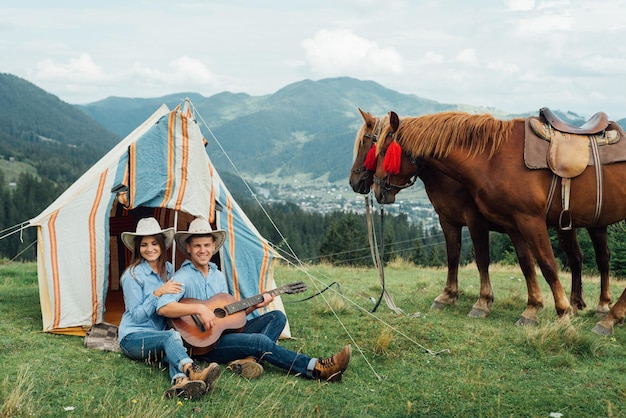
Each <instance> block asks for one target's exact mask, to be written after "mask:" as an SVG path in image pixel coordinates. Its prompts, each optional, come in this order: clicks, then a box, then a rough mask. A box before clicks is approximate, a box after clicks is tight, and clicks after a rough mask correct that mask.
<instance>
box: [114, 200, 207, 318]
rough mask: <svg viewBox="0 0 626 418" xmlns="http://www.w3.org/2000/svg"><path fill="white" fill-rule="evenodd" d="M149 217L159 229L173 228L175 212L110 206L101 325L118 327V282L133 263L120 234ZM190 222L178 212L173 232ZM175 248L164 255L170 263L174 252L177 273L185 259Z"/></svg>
mask: <svg viewBox="0 0 626 418" xmlns="http://www.w3.org/2000/svg"><path fill="white" fill-rule="evenodd" d="M150 216H152V217H154V218H156V220H157V221H159V224H160V225H161V227H162V228H169V227H172V226H174V222H175V221H176V211H174V210H171V209H166V208H149V207H138V208H135V209H132V210H127V209H125V208H124V207H123V206H122V205H121V204H119V203H118V202H117V200H115V202H114V203H113V207H112V209H111V213H110V216H109V277H108V285H107V295H106V300H105V314H104V321H105V322H108V323H110V324H115V325H119V323H120V320H121V318H122V314H123V313H124V309H125V307H124V296H123V293H122V285H121V283H120V279H121V277H122V274H123V273H124V270H125V269H126V266H128V265H129V264H130V262H131V260H132V252H131V251H130V250H129V249H128V248H126V246H125V245H124V243H123V242H122V232H126V231H135V229H136V227H137V222H139V220H140V219H141V218H146V217H150ZM193 219H194V217H193V216H191V215H189V214H188V213H185V212H181V211H179V212H178V222H177V225H176V230H177V231H179V230H182V231H186V230H187V229H188V227H189V223H190V222H191V221H192V220H193ZM175 247H176V245H173V246H172V248H170V249H169V250H168V251H167V258H168V260H172V250H174V251H175V254H174V265H175V270H178V268H179V267H180V265H181V264H182V262H183V261H185V259H186V258H185V255H184V254H183V253H182V252H180V250H178V249H176V248H175ZM214 261H215V260H214Z"/></svg>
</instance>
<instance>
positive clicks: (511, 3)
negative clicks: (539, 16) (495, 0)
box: [506, 0, 535, 12]
mask: <svg viewBox="0 0 626 418" xmlns="http://www.w3.org/2000/svg"><path fill="white" fill-rule="evenodd" d="M506 5H507V8H508V9H509V10H511V11H514V12H519V11H528V10H533V9H534V8H535V0H508V1H507V2H506Z"/></svg>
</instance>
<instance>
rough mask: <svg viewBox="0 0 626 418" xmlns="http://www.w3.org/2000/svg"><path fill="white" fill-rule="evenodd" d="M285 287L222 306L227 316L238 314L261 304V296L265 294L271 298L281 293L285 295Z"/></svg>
mask: <svg viewBox="0 0 626 418" xmlns="http://www.w3.org/2000/svg"><path fill="white" fill-rule="evenodd" d="M285 288H286V287H285V286H283V287H279V288H278V289H274V290H269V291H267V292H263V293H261V294H258V295H256V296H252V297H250V298H247V299H242V300H240V301H237V302H234V303H231V304H229V305H226V306H224V309H225V310H226V312H228V314H229V315H232V314H234V313H235V312H239V311H243V310H245V309H248V308H250V307H251V306H254V305H256V304H258V303H261V302H263V294H264V293H267V294H269V295H272V296H278V295H280V294H281V293H285V291H286V289H285Z"/></svg>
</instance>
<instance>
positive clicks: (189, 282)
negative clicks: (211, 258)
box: [157, 260, 228, 310]
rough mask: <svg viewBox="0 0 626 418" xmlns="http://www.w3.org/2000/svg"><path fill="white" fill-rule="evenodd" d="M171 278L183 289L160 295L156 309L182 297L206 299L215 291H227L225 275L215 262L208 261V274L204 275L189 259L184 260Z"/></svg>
mask: <svg viewBox="0 0 626 418" xmlns="http://www.w3.org/2000/svg"><path fill="white" fill-rule="evenodd" d="M173 279H174V280H175V281H177V282H180V283H182V285H183V291H182V292H181V293H176V294H173V295H172V294H167V295H163V296H161V297H160V298H159V300H158V301H157V310H158V309H161V308H162V307H163V306H165V305H167V304H168V303H171V302H178V301H179V300H181V299H182V298H193V299H200V300H207V299H210V298H211V296H213V295H215V294H216V293H228V286H227V285H226V277H224V273H222V272H221V271H219V270H218V269H217V265H216V264H215V263H211V262H209V274H207V276H206V277H205V276H204V274H202V272H201V271H200V270H198V269H197V268H196V266H194V265H193V263H192V262H191V261H189V260H185V262H184V263H183V264H182V265H181V266H180V268H179V269H178V271H177V272H176V273H175V274H174V277H173Z"/></svg>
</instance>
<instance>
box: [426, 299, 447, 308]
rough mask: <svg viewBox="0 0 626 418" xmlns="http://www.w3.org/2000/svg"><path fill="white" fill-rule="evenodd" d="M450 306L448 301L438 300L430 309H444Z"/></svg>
mask: <svg viewBox="0 0 626 418" xmlns="http://www.w3.org/2000/svg"><path fill="white" fill-rule="evenodd" d="M446 306H448V305H447V304H446V303H443V302H439V301H438V300H436V301H434V302H433V304H432V305H430V309H443V308H445V307H446Z"/></svg>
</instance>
